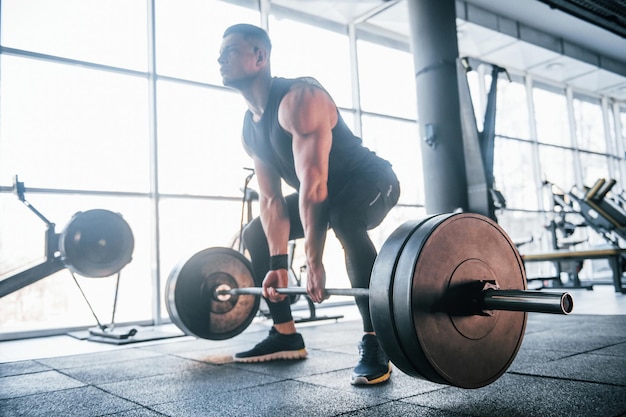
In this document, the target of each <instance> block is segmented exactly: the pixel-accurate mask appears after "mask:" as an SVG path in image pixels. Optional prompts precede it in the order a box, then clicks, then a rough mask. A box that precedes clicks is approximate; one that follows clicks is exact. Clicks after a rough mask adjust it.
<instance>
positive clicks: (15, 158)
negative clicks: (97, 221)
mask: <svg viewBox="0 0 626 417" xmlns="http://www.w3.org/2000/svg"><path fill="white" fill-rule="evenodd" d="M0 65H1V67H0V71H1V74H2V95H1V96H0V108H1V109H2V111H1V112H0V124H1V127H0V129H1V133H2V143H1V144H0V146H1V147H2V152H0V179H1V181H2V183H4V184H7V183H10V181H11V178H12V176H13V175H16V174H18V175H19V176H20V177H21V178H23V179H24V181H27V183H28V184H30V185H31V186H35V185H36V186H37V187H50V188H66V189H83V190H87V189H89V190H107V191H138V192H147V191H148V189H149V177H150V171H149V163H150V159H149V155H150V152H149V133H148V132H149V124H148V82H147V80H146V79H145V78H143V77H137V76H128V75H124V74H121V73H115V72H109V71H101V70H96V69H91V68H83V67H78V66H72V65H65V64H61V63H55V62H48V61H40V60H36V59H32V58H28V57H26V58H22V57H15V56H11V55H3V56H2V57H1V61H0Z"/></svg>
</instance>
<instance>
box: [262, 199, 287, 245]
mask: <svg viewBox="0 0 626 417" xmlns="http://www.w3.org/2000/svg"><path fill="white" fill-rule="evenodd" d="M261 224H263V230H264V231H265V235H266V236H267V242H268V245H269V249H270V256H273V255H282V254H286V253H287V243H288V241H289V216H288V215H287V203H286V202H285V199H284V198H283V197H282V196H281V197H276V198H272V199H262V201H261Z"/></svg>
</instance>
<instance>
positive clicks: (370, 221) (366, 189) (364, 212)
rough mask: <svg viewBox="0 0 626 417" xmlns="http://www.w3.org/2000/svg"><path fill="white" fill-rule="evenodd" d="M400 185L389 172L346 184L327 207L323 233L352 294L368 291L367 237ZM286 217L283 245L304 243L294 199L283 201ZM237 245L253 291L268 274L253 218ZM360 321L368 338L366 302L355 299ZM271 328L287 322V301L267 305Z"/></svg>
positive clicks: (370, 253) (370, 256) (371, 253)
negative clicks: (335, 245)
mask: <svg viewBox="0 0 626 417" xmlns="http://www.w3.org/2000/svg"><path fill="white" fill-rule="evenodd" d="M399 196H400V185H399V183H398V180H397V178H396V176H395V174H394V173H393V171H392V170H391V167H390V166H385V169H383V170H382V171H381V170H377V171H376V172H375V173H374V172H373V173H372V175H368V176H367V177H361V178H358V179H355V180H353V181H350V183H349V184H347V185H346V187H344V189H343V190H342V191H341V193H340V194H339V195H338V196H337V197H335V198H334V199H333V201H331V203H330V204H329V228H331V229H333V231H334V232H335V235H336V236H337V239H338V240H339V242H340V243H341V245H342V246H343V249H344V252H345V261H346V270H347V272H348V277H349V278H350V283H351V285H352V287H353V288H369V283H370V277H371V273H372V267H373V266H374V260H375V259H376V255H377V253H376V248H375V247H374V244H373V243H372V241H371V239H370V237H369V235H368V233H367V231H368V230H369V229H372V228H374V227H376V226H378V225H379V224H380V223H381V222H382V220H383V219H384V218H385V216H386V215H387V213H388V212H389V210H391V208H392V207H393V206H394V205H395V204H396V203H397V202H398V197H399ZM286 201H287V208H288V213H289V222H290V223H289V240H294V239H299V238H302V237H304V232H303V229H302V223H301V221H300V213H299V210H298V194H291V195H289V196H287V197H286ZM243 241H244V245H245V247H246V249H247V250H248V252H249V253H250V258H251V261H252V269H253V272H254V277H255V281H256V285H257V286H261V285H262V283H263V279H264V278H265V275H266V274H267V272H268V270H269V246H268V243H267V238H266V237H265V233H264V231H263V226H262V224H261V219H260V218H258V217H257V218H256V219H254V220H253V221H252V222H250V224H249V225H248V226H247V227H246V228H245V229H244V232H243ZM356 304H357V306H358V308H359V312H360V314H361V318H362V319H363V330H364V331H365V332H372V331H374V328H373V327H372V320H371V316H370V309H369V300H368V298H367V297H356ZM267 305H268V307H269V310H270V314H271V316H272V319H273V320H274V323H276V324H280V323H286V322H289V321H291V320H293V317H292V315H291V304H290V301H289V297H287V298H286V299H285V300H284V301H282V302H279V303H272V302H269V300H268V302H267Z"/></svg>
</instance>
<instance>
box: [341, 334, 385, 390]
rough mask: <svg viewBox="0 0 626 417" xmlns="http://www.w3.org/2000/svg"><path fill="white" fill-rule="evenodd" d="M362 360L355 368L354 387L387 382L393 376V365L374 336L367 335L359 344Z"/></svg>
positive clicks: (352, 380) (352, 379)
mask: <svg viewBox="0 0 626 417" xmlns="http://www.w3.org/2000/svg"><path fill="white" fill-rule="evenodd" d="M359 354H360V355H361V359H360V360H359V363H358V364H357V365H356V367H355V368H354V371H353V372H352V376H351V378H350V383H351V384H352V385H374V384H380V383H381V382H385V381H387V380H388V379H389V377H390V376H391V363H390V362H389V358H387V355H386V354H385V352H384V351H383V349H382V348H381V347H380V344H379V343H378V339H377V338H376V336H375V335H373V334H366V335H364V336H363V339H362V340H361V341H360V342H359Z"/></svg>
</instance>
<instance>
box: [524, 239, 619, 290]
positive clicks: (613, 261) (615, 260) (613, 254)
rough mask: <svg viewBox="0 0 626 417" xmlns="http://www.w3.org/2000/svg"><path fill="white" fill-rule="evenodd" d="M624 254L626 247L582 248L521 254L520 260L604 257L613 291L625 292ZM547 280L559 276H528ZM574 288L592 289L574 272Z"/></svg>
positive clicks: (550, 260) (567, 259) (540, 260)
mask: <svg viewBox="0 0 626 417" xmlns="http://www.w3.org/2000/svg"><path fill="white" fill-rule="evenodd" d="M625 255H626V249H598V250H582V251H555V252H550V253H534V254H526V255H522V260H523V261H524V263H526V262H560V261H581V260H586V259H606V260H608V261H609V265H610V266H611V270H612V271H613V286H614V287H615V292H620V293H623V294H626V287H624V285H623V284H622V274H623V273H624V270H623V268H622V261H623V258H624V256H625ZM533 279H536V280H539V279H542V280H547V279H559V277H553V278H552V277H550V278H529V279H528V280H529V281H531V280H533ZM573 287H574V288H588V289H593V288H592V286H591V285H589V286H585V285H581V282H580V280H579V278H578V274H574V283H573Z"/></svg>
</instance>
